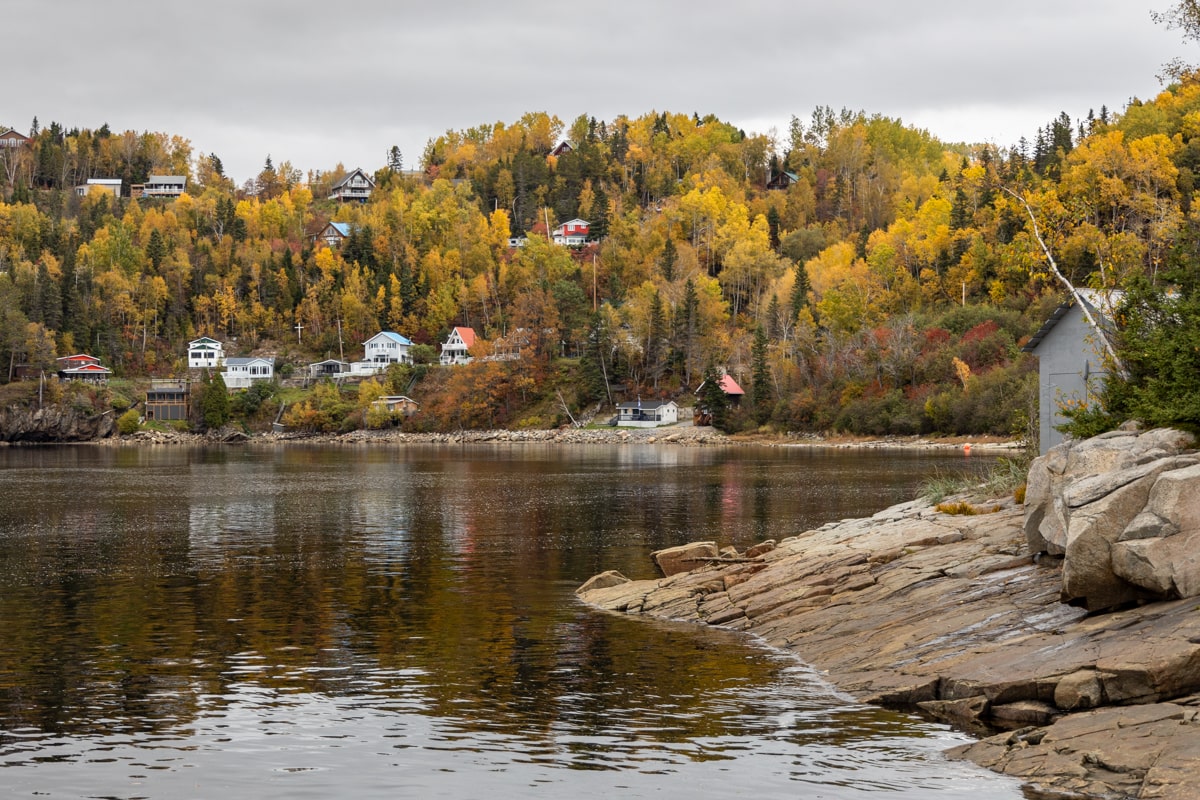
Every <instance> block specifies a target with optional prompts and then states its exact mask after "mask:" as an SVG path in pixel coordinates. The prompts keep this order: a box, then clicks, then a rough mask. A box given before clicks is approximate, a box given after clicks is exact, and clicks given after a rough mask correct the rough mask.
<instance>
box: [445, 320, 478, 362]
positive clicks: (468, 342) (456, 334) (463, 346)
mask: <svg viewBox="0 0 1200 800" xmlns="http://www.w3.org/2000/svg"><path fill="white" fill-rule="evenodd" d="M474 346H475V329H474V328H465V327H462V326H458V327H455V328H453V329H451V331H450V335H449V336H448V337H446V341H444V342H442V359H441V361H442V365H443V366H448V365H450V364H470V363H471V356H470V355H469V354H468V352H467V351H469V350H470V349H471V348H472V347H474Z"/></svg>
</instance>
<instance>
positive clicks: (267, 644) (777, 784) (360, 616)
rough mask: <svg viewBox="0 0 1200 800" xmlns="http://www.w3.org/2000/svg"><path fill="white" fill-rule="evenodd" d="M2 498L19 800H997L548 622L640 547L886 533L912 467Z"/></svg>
mask: <svg viewBox="0 0 1200 800" xmlns="http://www.w3.org/2000/svg"><path fill="white" fill-rule="evenodd" d="M0 466H2V469H0V491H2V492H3V496H4V497H5V498H6V502H5V503H4V504H3V508H2V509H0V614H2V615H3V618H4V619H5V620H6V627H5V634H4V638H3V640H2V644H0V714H2V715H3V721H4V724H3V725H2V726H0V777H2V778H3V779H4V783H5V785H6V786H12V787H15V788H16V789H17V790H18V793H25V794H29V793H32V792H48V793H51V794H53V795H54V796H68V797H71V796H79V797H83V796H96V795H108V796H180V797H183V796H189V797H190V796H196V794H197V792H196V788H197V787H202V789H203V794H205V795H215V794H219V793H220V792H222V791H226V792H230V793H232V794H233V795H234V796H255V797H294V796H297V795H298V794H309V795H312V796H329V795H331V794H343V793H347V792H348V793H350V794H353V795H354V796H357V797H373V796H381V797H382V796H385V795H386V796H388V797H394V796H395V795H396V794H397V787H401V788H402V793H404V794H411V795H412V796H416V795H418V794H419V795H420V796H422V797H424V796H444V797H473V796H478V794H479V793H480V787H487V790H488V791H498V792H499V793H500V794H501V795H502V796H522V797H523V796H525V794H527V793H528V791H529V790H530V789H531V788H540V789H542V790H543V791H544V792H548V793H549V794H550V795H551V796H557V795H560V794H562V793H564V792H566V791H569V792H570V793H571V794H573V795H579V796H584V797H588V796H600V795H601V794H604V795H607V796H611V795H612V794H613V793H614V792H615V793H617V794H619V795H620V796H623V797H625V796H627V797H639V796H650V795H654V794H659V795H660V796H661V795H662V794H664V793H665V794H671V795H674V794H678V793H679V792H680V791H681V787H686V791H687V792H688V793H689V794H692V795H696V796H699V797H726V796H729V795H730V794H731V793H734V792H735V791H736V792H740V793H745V794H751V793H756V794H760V795H761V796H763V797H794V796H805V797H829V798H851V797H858V796H860V795H865V794H867V793H869V794H871V795H874V794H876V793H877V792H879V791H887V792H888V794H889V796H896V797H914V798H915V797H921V798H927V797H934V796H936V797H966V796H967V795H968V794H970V795H972V796H982V797H983V798H1009V797H1015V796H1017V795H1016V793H1015V791H1014V790H1013V789H1012V787H1011V785H1010V784H1008V783H1006V782H1004V781H1001V780H999V779H998V778H995V777H994V776H990V775H981V774H980V773H979V772H978V771H975V770H972V769H968V768H967V767H965V766H963V765H953V764H947V763H945V762H944V761H942V760H941V759H940V757H938V756H937V753H938V752H939V751H940V750H941V749H942V748H943V747H945V746H948V744H949V743H951V742H952V741H954V740H955V735H953V734H950V733H948V732H947V731H945V730H944V729H942V728H939V727H937V726H931V725H928V724H925V723H921V722H919V721H916V720H913V719H911V718H909V717H907V716H903V715H896V714H892V713H890V712H884V711H880V710H876V709H867V708H863V707H861V706H858V705H856V704H853V703H850V702H848V701H847V699H846V698H844V697H840V696H838V695H837V693H836V692H834V691H833V690H832V689H831V688H830V687H828V686H826V685H824V684H823V683H822V682H821V681H820V680H819V679H818V677H817V676H815V675H813V674H812V673H811V672H809V671H808V670H806V669H804V668H801V667H799V666H797V665H795V664H794V663H792V662H790V661H787V660H783V659H782V658H781V657H777V656H773V655H770V654H769V653H765V652H763V651H762V650H760V649H758V648H756V647H754V646H753V644H752V643H750V642H747V641H746V640H744V639H742V638H740V637H735V636H733V635H732V634H725V633H722V632H720V631H708V630H702V629H697V628H693V627H690V626H683V627H681V626H674V625H667V624H654V623H647V622H643V621H637V620H629V619H624V618H620V617H615V616H611V615H607V614H599V613H594V612H591V611H589V610H587V609H585V608H583V607H581V606H580V605H578V604H577V603H576V602H575V601H574V600H573V596H572V594H571V592H572V590H573V589H574V587H575V586H577V585H578V584H579V583H580V582H581V581H582V580H583V579H585V578H586V577H587V576H589V575H590V574H592V573H594V572H596V571H598V570H599V569H602V568H609V567H613V566H617V567H620V568H621V569H623V570H624V571H626V573H627V574H631V575H634V576H644V575H648V574H649V566H648V558H647V554H648V552H649V550H651V549H654V548H657V547H662V546H667V545H671V544H677V543H680V542H682V541H686V540H688V539H694V538H713V539H717V540H719V541H721V542H722V543H736V544H739V545H744V544H746V543H747V542H751V541H757V540H759V539H761V538H765V537H766V536H767V535H770V536H777V537H778V536H784V535H788V534H789V533H792V532H797V531H799V530H803V529H804V528H806V527H811V526H813V525H815V524H819V523H821V522H824V521H826V520H828V519H831V518H838V517H842V516H849V515H851V514H856V513H861V512H862V511H863V510H864V509H870V508H874V507H880V506H883V505H886V504H887V503H888V502H891V501H893V500H898V499H902V498H903V497H906V496H907V495H908V494H910V493H911V486H912V484H913V483H914V482H915V481H916V480H919V473H920V472H922V471H928V470H929V469H933V468H935V467H939V466H943V464H942V463H941V462H938V461H937V460H936V459H926V458H923V457H922V458H916V457H912V458H910V459H908V460H907V461H903V460H902V459H899V458H897V457H894V456H889V457H886V458H882V459H878V460H876V461H875V462H874V463H872V462H871V460H870V459H866V460H864V459H858V460H855V459H850V460H847V459H846V458H845V457H843V458H841V459H838V458H826V457H824V456H822V455H815V454H804V453H800V452H787V451H767V450H719V449H710V450H688V449H683V448H674V449H672V448H667V449H663V450H656V449H654V448H652V447H636V446H623V447H599V448H572V449H555V448H552V447H530V448H506V447H496V448H488V447H473V448H436V447H428V448H405V449H382V448H378V449H370V448H363V449H343V448H287V449H272V448H245V449H231V448H230V449H214V450H208V449H197V450H183V449H175V450H148V449H133V450H122V449H105V448H71V449H63V450H49V449H46V450H15V449H10V450H3V451H0ZM896 475H902V476H903V478H904V480H905V481H907V483H903V482H901V481H897V480H895V477H896ZM889 481H890V488H886V491H891V492H893V493H894V494H895V496H889V497H883V496H882V495H881V492H884V491H885V488H884V487H885V483H886V482H889ZM827 484H832V485H827ZM855 487H858V488H855ZM84 489H86V491H81V490H84ZM81 497H82V498H86V500H81V499H80V498H81ZM840 501H844V502H840ZM81 766H82V767H84V769H82V770H81V769H80V767H81ZM798 784H799V785H802V787H803V788H799V787H798Z"/></svg>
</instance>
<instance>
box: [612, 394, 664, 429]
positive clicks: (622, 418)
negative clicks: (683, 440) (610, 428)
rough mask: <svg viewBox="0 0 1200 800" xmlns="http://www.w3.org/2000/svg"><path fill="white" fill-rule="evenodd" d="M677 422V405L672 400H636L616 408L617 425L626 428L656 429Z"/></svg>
mask: <svg viewBox="0 0 1200 800" xmlns="http://www.w3.org/2000/svg"><path fill="white" fill-rule="evenodd" d="M677 422H679V405H678V404H677V403H676V402H675V401H674V400H636V401H633V402H630V403H621V404H620V405H619V406H617V425H618V426H620V427H626V428H657V427H658V426H660V425H674V424H675V423H677Z"/></svg>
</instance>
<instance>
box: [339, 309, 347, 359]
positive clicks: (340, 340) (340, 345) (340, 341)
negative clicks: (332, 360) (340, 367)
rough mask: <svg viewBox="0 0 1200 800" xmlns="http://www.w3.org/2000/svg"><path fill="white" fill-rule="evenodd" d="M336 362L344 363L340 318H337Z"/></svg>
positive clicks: (344, 355)
mask: <svg viewBox="0 0 1200 800" xmlns="http://www.w3.org/2000/svg"><path fill="white" fill-rule="evenodd" d="M337 323H338V361H345V360H346V354H345V353H344V352H343V351H342V318H341V317H338V321H337Z"/></svg>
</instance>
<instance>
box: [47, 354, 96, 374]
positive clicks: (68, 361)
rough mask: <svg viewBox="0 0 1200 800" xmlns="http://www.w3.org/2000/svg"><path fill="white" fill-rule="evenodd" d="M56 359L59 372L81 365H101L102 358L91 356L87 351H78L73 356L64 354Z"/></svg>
mask: <svg viewBox="0 0 1200 800" xmlns="http://www.w3.org/2000/svg"><path fill="white" fill-rule="evenodd" d="M54 360H55V361H56V362H57V363H58V371H59V372H62V371H64V370H68V369H79V368H80V367H98V366H100V359H98V358H96V357H95V356H89V355H88V354H87V353H76V354H75V355H73V356H63V357H62V358H56V359H54Z"/></svg>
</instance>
